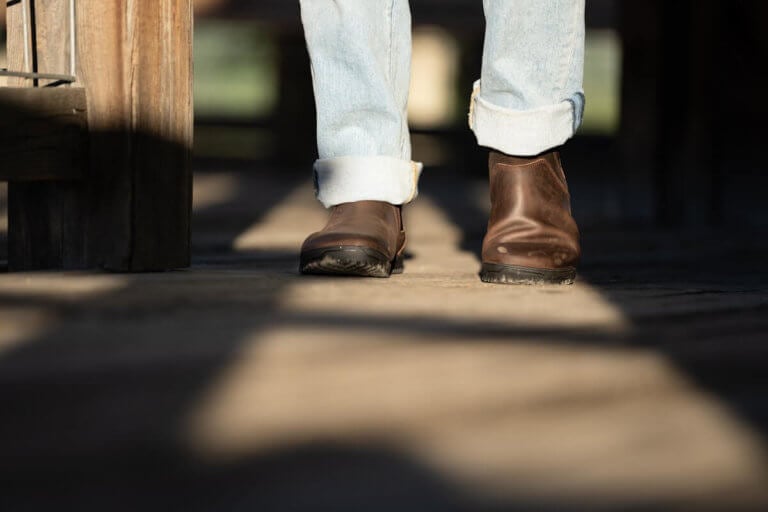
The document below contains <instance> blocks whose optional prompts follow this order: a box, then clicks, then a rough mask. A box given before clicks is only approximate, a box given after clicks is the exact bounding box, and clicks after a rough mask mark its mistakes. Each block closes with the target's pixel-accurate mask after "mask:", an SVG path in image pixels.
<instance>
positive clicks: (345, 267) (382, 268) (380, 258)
mask: <svg viewBox="0 0 768 512" xmlns="http://www.w3.org/2000/svg"><path fill="white" fill-rule="evenodd" d="M299 270H300V272H301V273H302V274H313V275H335V276H358V277H389V276H390V275H391V274H400V273H402V271H403V258H402V256H398V257H396V258H395V260H394V261H393V260H390V259H389V258H387V257H386V256H385V255H384V254H382V253H380V252H379V251H377V250H375V249H369V248H367V247H353V246H340V247H334V248H329V249H315V250H312V251H307V252H304V253H302V254H301V262H300V264H299Z"/></svg>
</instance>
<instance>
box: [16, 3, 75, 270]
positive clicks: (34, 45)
mask: <svg viewBox="0 0 768 512" xmlns="http://www.w3.org/2000/svg"><path fill="white" fill-rule="evenodd" d="M27 6H29V9H30V11H29V12H28V15H29V16H30V19H31V27H30V28H31V30H29V31H27V35H28V40H29V43H27V42H26V41H25V38H24V35H25V31H24V30H23V19H24V15H23V9H24V8H27ZM7 17H8V65H9V68H10V69H15V70H24V71H33V72H38V73H66V72H67V71H68V69H69V60H70V48H69V44H68V41H69V18H68V16H67V13H66V10H65V2H61V1H59V0H37V1H35V2H32V3H27V2H23V3H18V4H13V5H10V6H9V7H8V11H7ZM25 44H30V45H31V49H32V51H31V53H30V57H31V58H30V59H29V62H25V59H24V46H25ZM50 84H51V82H50V81H42V80H41V81H33V80H24V79H15V80H11V81H10V85H13V86H16V87H35V86H45V85H50ZM65 87H66V86H65ZM54 94H55V93H54ZM52 124H56V123H52ZM52 129H53V128H52ZM81 170H84V169H81ZM88 213H89V197H88V192H87V189H86V188H85V187H84V186H83V185H82V184H78V183H74V182H58V183H10V184H9V186H8V224H9V225H8V265H9V268H10V269H11V270H37V269H45V268H84V267H87V266H89V255H88V252H87V228H86V226H87V220H88Z"/></svg>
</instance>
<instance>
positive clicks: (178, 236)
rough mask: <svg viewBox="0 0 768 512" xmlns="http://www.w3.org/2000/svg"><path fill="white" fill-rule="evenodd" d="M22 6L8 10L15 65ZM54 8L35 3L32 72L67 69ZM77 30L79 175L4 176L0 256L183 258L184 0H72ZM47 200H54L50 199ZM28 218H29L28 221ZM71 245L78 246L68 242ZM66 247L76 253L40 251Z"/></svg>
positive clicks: (113, 261)
mask: <svg viewBox="0 0 768 512" xmlns="http://www.w3.org/2000/svg"><path fill="white" fill-rule="evenodd" d="M23 6H24V4H15V5H12V6H11V7H9V9H8V26H9V45H8V48H9V66H10V67H11V68H13V69H25V62H24V57H23V55H24V46H23V45H24V35H23V34H24V31H23V30H22V25H21V23H22V10H21V9H22V8H23ZM65 7H66V3H65V2H60V1H58V0H38V1H36V2H35V3H34V12H33V15H34V20H35V21H34V24H33V30H32V34H31V39H32V40H33V41H34V45H33V46H34V50H35V51H34V56H35V57H34V59H32V62H31V63H30V66H29V67H30V68H32V69H33V70H34V71H38V72H52V73H53V72H59V73H61V72H66V71H67V70H68V66H69V60H70V54H69V32H68V30H69V29H68V26H69V17H68V13H67V12H66V9H65ZM62 9H64V10H62ZM77 32H78V41H77V49H78V69H77V76H78V83H77V86H81V87H84V89H85V92H86V95H87V98H88V127H89V134H88V138H89V147H90V150H89V155H88V157H89V165H88V167H87V169H85V174H86V180H85V183H84V184H81V185H72V184H55V185H49V184H43V185H40V184H35V185H27V184H25V185H18V184H14V185H13V186H12V188H11V190H10V195H11V196H12V197H11V198H10V203H11V204H12V205H13V206H12V207H11V210H12V211H11V213H10V222H11V224H12V226H11V228H10V230H11V231H12V232H13V231H14V230H15V231H16V233H17V235H16V236H13V235H11V236H10V237H9V239H10V244H11V245H12V246H14V247H16V248H18V251H17V252H16V250H15V249H13V248H12V249H11V255H10V256H9V265H10V267H11V268H12V269H30V268H73V267H75V268H78V267H103V268H107V269H110V270H115V271H157V270H167V269H174V268H181V267H186V266H188V265H189V260H190V256H189V251H190V243H189V239H190V215H191V195H192V179H191V169H190V153H191V146H192V124H193V119H192V0H126V1H121V2H104V1H102V0H78V2H77ZM14 85H19V86H34V85H46V84H44V83H34V82H32V81H23V82H22V81H16V82H15V83H14ZM30 187H32V188H30ZM35 187H40V188H35ZM13 196H15V198H14V197H13ZM57 204H59V205H61V209H59V208H57V207H55V206H52V205H57ZM14 212H15V213H14ZM32 218H34V219H35V226H38V228H39V229H37V228H36V229H31V228H30V227H29V225H31V219H32ZM43 218H47V219H48V220H47V221H44V222H43V221H41V220H40V219H43ZM27 220H30V222H27ZM25 224H29V225H27V226H25ZM62 225H66V226H70V225H71V226H72V228H71V229H70V227H67V228H66V229H64V231H71V230H74V232H75V235H74V236H75V239H74V240H73V241H72V243H70V242H68V241H67V240H68V238H67V237H66V236H65V237H63V238H62V239H60V237H58V236H52V235H51V234H52V233H58V232H59V231H62V228H61V226H62ZM14 226H16V227H14ZM75 226H76V227H75ZM30 238H31V239H30ZM61 244H64V246H65V247H62V246H61ZM72 247H76V248H77V249H76V250H74V251H70V249H71V248H72ZM69 252H73V253H74V252H77V253H79V256H77V257H75V258H74V259H71V260H66V259H62V258H60V257H57V256H50V255H51V254H58V255H60V254H66V253H69ZM40 254H48V255H49V256H45V257H40V256H39V255H40Z"/></svg>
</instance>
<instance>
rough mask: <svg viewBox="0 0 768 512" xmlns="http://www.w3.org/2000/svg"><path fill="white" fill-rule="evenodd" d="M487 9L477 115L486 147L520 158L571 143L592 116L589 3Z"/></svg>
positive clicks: (487, 2) (486, 0)
mask: <svg viewBox="0 0 768 512" xmlns="http://www.w3.org/2000/svg"><path fill="white" fill-rule="evenodd" d="M483 4H484V7H485V16H486V35H485V49H484V53H483V69H482V74H481V77H480V80H478V81H477V82H476V83H475V88H474V91H473V94H472V99H471V106H470V113H469V124H470V127H471V128H472V130H473V131H474V132H475V136H476V137H477V141H478V143H479V144H480V145H481V146H487V147H490V148H492V149H496V150H498V151H501V152H503V153H507V154H510V155H517V156H531V155H536V154H538V153H541V152H544V151H547V150H549V149H552V148H554V147H556V146H559V145H561V144H563V143H564V142H565V141H566V140H568V139H569V138H570V137H571V136H573V134H574V132H575V131H576V130H577V129H578V127H579V126H580V124H581V119H582V115H583V111H584V92H583V89H582V79H583V74H584V70H583V68H584V0H483Z"/></svg>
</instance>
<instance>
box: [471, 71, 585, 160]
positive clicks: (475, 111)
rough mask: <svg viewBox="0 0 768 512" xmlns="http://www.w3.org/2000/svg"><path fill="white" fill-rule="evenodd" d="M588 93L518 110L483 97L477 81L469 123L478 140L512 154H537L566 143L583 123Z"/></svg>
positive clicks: (484, 144) (487, 145) (482, 144)
mask: <svg viewBox="0 0 768 512" xmlns="http://www.w3.org/2000/svg"><path fill="white" fill-rule="evenodd" d="M583 110H584V96H583V94H581V93H577V94H576V95H574V97H573V98H571V99H569V100H566V101H563V102H561V103H557V104H555V105H548V106H546V107H541V108H537V109H532V110H525V111H518V110H511V109H508V108H503V107H499V106H498V105H494V104H492V103H490V102H488V101H486V100H485V99H483V98H482V97H481V90H480V82H479V81H478V82H476V83H475V88H474V91H473V93H472V100H471V104H470V109H469V126H470V128H471V129H472V131H473V132H474V133H475V137H476V138H477V143H478V144H479V145H481V146H485V147H489V148H492V149H495V150H497V151H501V152H502V153H506V154H508V155H516V156H533V155H538V154H539V153H543V152H544V151H547V150H550V149H552V148H555V147H557V146H560V145H562V144H564V143H565V142H566V141H567V140H568V139H570V138H571V137H573V134H574V133H575V132H576V130H577V129H578V127H579V125H580V124H581V118H582V112H583Z"/></svg>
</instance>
